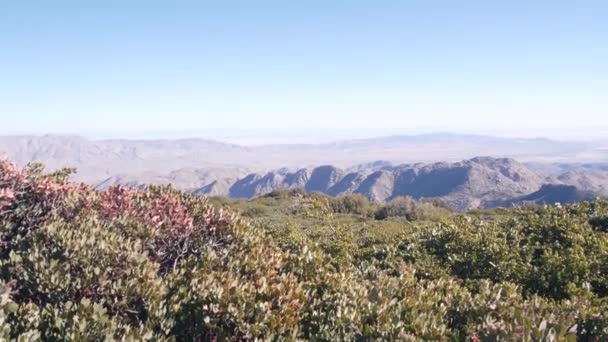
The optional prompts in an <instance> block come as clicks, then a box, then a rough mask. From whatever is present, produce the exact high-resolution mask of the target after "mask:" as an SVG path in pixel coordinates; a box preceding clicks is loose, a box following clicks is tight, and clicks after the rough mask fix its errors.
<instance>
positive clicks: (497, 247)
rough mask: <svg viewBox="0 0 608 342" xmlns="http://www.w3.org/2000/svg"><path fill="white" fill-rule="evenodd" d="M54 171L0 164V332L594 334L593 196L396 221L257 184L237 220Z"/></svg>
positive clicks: (404, 336)
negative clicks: (274, 192) (264, 190)
mask: <svg viewBox="0 0 608 342" xmlns="http://www.w3.org/2000/svg"><path fill="white" fill-rule="evenodd" d="M66 175H67V172H60V173H56V174H51V175H45V174H43V173H42V172H41V169H40V168H39V167H29V168H26V169H19V168H16V167H15V166H14V165H12V164H10V163H7V162H0V213H1V215H0V237H1V240H0V242H1V243H0V339H2V340H30V339H31V340H37V339H45V340H82V341H84V340H86V341H88V340H93V341H97V340H154V341H156V340H159V341H163V340H179V341H190V340H233V341H240V340H320V341H334V340H335V341H343V340H360V341H367V340H398V341H402V340H412V341H414V340H471V341H474V340H492V341H495V340H534V341H541V340H544V341H550V340H572V339H574V338H579V339H581V340H585V339H586V340H598V341H601V340H605V339H606V338H608V328H607V324H606V322H607V320H608V317H607V316H608V297H607V295H608V294H607V293H606V288H607V285H608V282H607V279H608V269H607V268H606V265H608V237H607V235H608V234H607V233H605V232H603V231H602V230H598V229H597V227H596V226H594V225H593V224H592V222H593V221H592V220H591V219H592V218H594V217H602V216H605V215H607V214H608V203H606V202H603V201H596V202H592V203H582V204H577V205H571V206H565V207H558V206H553V207H543V208H532V209H530V208H528V209H513V212H512V217H511V218H508V219H504V218H503V216H504V213H502V214H501V215H503V216H501V218H500V219H496V220H492V219H491V218H489V219H486V218H484V219H483V220H481V219H477V218H472V217H470V216H453V215H448V216H445V217H442V218H441V220H436V221H419V222H415V223H410V222H406V221H403V220H392V221H391V220H389V221H374V220H370V221H368V219H367V218H366V217H364V216H362V215H361V214H359V207H358V205H359V204H361V203H360V202H358V201H357V200H355V201H354V203H355V205H354V207H353V206H352V205H351V204H352V203H351V202H350V201H351V199H348V200H339V201H341V202H339V203H340V206H339V208H341V209H340V210H342V208H348V209H344V211H346V212H347V213H335V212H334V210H335V208H334V207H333V206H332V202H331V201H330V200H329V199H328V198H327V197H325V196H321V195H310V196H306V197H291V198H287V199H285V198H283V199H280V200H276V197H275V198H269V197H266V198H264V199H260V201H262V202H260V203H264V204H263V205H264V206H265V207H266V208H271V209H267V210H268V211H258V212H255V210H254V212H251V213H250V214H251V215H252V216H253V217H252V222H254V223H255V224H251V223H249V222H247V221H244V220H243V219H241V218H239V217H238V216H237V215H236V214H234V213H233V212H232V210H231V209H229V208H226V207H223V208H220V209H218V208H215V207H214V206H212V205H210V204H209V202H208V201H207V199H206V198H204V197H200V196H197V195H193V194H188V193H182V192H179V191H176V190H173V189H171V188H169V187H148V188H145V189H142V190H131V189H124V188H121V187H114V188H111V189H109V190H108V191H104V192H98V191H95V190H93V189H91V188H89V187H86V186H83V185H78V184H73V183H69V182H67V180H66V177H67V176H66ZM279 197H280V196H279ZM265 201H266V202H265ZM252 203H257V202H256V201H254V202H252ZM252 203H248V205H251V204H252ZM260 203H257V204H260ZM230 205H235V206H239V205H243V204H242V203H236V202H235V203H232V202H231V203H230ZM273 205H275V206H276V207H273ZM394 205H395V208H396V209H395V210H396V211H395V212H396V213H397V214H401V213H404V212H405V213H406V214H407V213H410V214H411V211H412V208H411V207H408V206H410V205H411V203H410V202H408V200H399V201H397V203H396V204H394ZM419 205H421V204H419V203H415V204H414V205H413V207H414V208H413V213H414V214H415V215H420V214H419V210H420V208H417V207H416V206H419ZM423 205H431V206H433V208H436V207H435V206H434V205H432V204H430V203H425V204H423ZM251 207H252V208H255V207H256V206H255V205H254V206H251ZM353 208H354V209H353ZM391 210H392V209H391ZM400 210H405V211H400ZM387 212H390V211H387ZM256 215H261V217H258V216H256ZM415 218H416V219H418V218H419V216H415Z"/></svg>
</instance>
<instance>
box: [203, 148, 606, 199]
mask: <svg viewBox="0 0 608 342" xmlns="http://www.w3.org/2000/svg"><path fill="white" fill-rule="evenodd" d="M370 165H371V166H370V167H369V168H364V167H355V168H353V169H352V170H355V171H352V170H351V171H345V170H342V169H340V168H337V167H334V166H330V165H325V166H320V167H317V168H313V169H300V170H297V171H295V172H287V171H285V170H279V171H276V172H268V173H266V174H255V173H253V174H250V175H247V176H246V177H243V178H241V179H239V180H237V181H236V182H234V183H233V184H232V185H231V186H229V187H225V188H224V191H223V192H222V191H215V192H213V191H212V190H217V188H215V187H212V186H211V187H210V186H204V187H202V188H200V189H199V190H198V192H200V193H213V194H214V195H224V196H229V197H233V198H251V197H255V196H258V195H261V194H265V193H268V192H270V191H273V190H277V189H282V188H303V189H305V190H306V191H309V192H312V191H318V192H322V193H325V194H328V195H331V196H338V195H341V194H352V193H359V194H363V195H365V196H367V197H368V198H369V199H370V200H372V201H388V200H392V199H394V198H396V197H399V196H410V197H414V198H417V199H420V198H439V199H442V200H444V201H445V202H446V203H447V204H448V205H449V206H450V207H452V208H453V209H456V210H467V209H472V208H490V207H496V206H503V205H512V204H516V203H523V202H526V203H530V202H537V203H545V202H550V203H554V202H563V203H569V202H573V201H575V200H574V199H576V198H579V197H580V198H581V199H589V197H590V196H591V197H594V196H595V195H605V194H606V192H605V188H603V187H602V186H601V183H602V181H603V179H604V178H601V177H600V176H599V175H587V174H585V173H582V172H580V173H573V172H569V173H568V174H564V175H563V176H562V177H557V178H554V177H550V176H545V175H542V174H539V173H537V172H535V171H532V170H530V169H529V168H527V167H526V166H524V165H523V164H521V163H519V162H517V161H515V160H513V159H507V158H489V157H477V158H473V159H469V160H465V161H462V162H456V163H434V164H423V163H419V164H406V165H398V166H392V165H387V164H386V163H372V164H370ZM546 184H555V186H553V187H547V186H545V185H546ZM562 187H565V188H562ZM578 187H581V188H580V191H579V188H578ZM564 189H570V190H572V189H574V194H573V193H572V191H563V190H564ZM579 192H580V193H579ZM578 195H580V196H578ZM577 196H578V197H577Z"/></svg>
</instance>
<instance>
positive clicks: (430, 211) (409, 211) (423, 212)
mask: <svg viewBox="0 0 608 342" xmlns="http://www.w3.org/2000/svg"><path fill="white" fill-rule="evenodd" d="M450 213H451V210H450V209H449V208H448V207H447V206H446V205H444V204H443V203H441V202H440V201H433V200H428V201H425V200H423V201H416V200H414V199H413V198H411V197H397V198H395V199H393V200H392V201H391V202H388V203H386V204H383V205H381V206H380V208H378V209H377V210H376V212H375V214H374V217H375V218H376V220H384V219H387V218H389V217H404V218H406V219H407V220H409V221H415V220H423V219H438V218H442V217H445V216H448V215H449V214H450Z"/></svg>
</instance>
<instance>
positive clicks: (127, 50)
mask: <svg viewBox="0 0 608 342" xmlns="http://www.w3.org/2000/svg"><path fill="white" fill-rule="evenodd" d="M0 119H1V122H2V123H1V125H0V133H1V134H23V133H35V134H43V133H69V134H81V135H95V134H97V135H112V136H124V137H128V136H130V135H131V136H133V135H136V134H140V135H141V134H146V133H145V132H148V133H149V134H152V133H151V132H156V133H154V134H160V135H162V134H163V133H162V132H173V134H178V135H179V134H180V133H179V132H202V133H200V134H212V133H210V132H220V131H221V132H230V131H231V130H232V131H234V132H245V131H246V132H252V131H253V132H255V131H259V132H266V133H261V134H273V133H268V132H275V133H276V132H283V133H284V134H287V135H288V136H289V134H290V133H289V132H290V130H299V131H298V132H301V131H306V130H309V131H314V130H319V131H322V132H325V133H324V134H328V135H331V134H332V133H331V132H332V130H334V129H335V130H340V131H341V132H344V131H349V130H352V131H362V130H368V131H370V132H371V131H373V132H375V133H374V134H376V133H377V134H382V133H383V132H387V133H389V132H390V133H394V132H408V133H415V132H429V131H450V132H486V133H492V132H495V133H500V132H502V133H504V134H511V135H512V134H518V133H521V134H524V132H526V133H525V134H526V135H563V136H567V135H568V134H570V135H572V134H574V133H573V132H576V134H577V135H580V136H585V135H589V136H591V135H602V134H605V133H607V132H608V2H606V1H599V0H598V1H576V0H570V1H559V0H553V1H542V0H538V1H531V0H526V1H518V0H512V1H466V0H462V1H455V0H443V1H441V0H400V1H385V0H374V1H371V0H369V1H359V0H349V1H346V0H344V1H336V0H308V1H305V0H302V1H288V0H283V1H265V0H259V1H255V0H248V1H232V0H222V1H219V0H218V1H204V0H200V1H180V0H173V1H169V0H167V1H155V0H148V1H129V0H122V1H114V0H105V1H96V0H87V1H84V0H81V1H61V0H54V1H53V0H50V1H41V0H40V1H34V0H19V1H16V0H13V1H10V0H7V1H0ZM176 132H178V133H176ZM184 134H187V133H184ZM192 134H193V133H192ZM222 134H224V133H222Z"/></svg>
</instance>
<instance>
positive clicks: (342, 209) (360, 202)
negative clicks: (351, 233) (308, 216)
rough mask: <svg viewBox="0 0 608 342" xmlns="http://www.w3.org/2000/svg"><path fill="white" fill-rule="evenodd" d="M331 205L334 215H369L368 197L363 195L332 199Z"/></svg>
mask: <svg viewBox="0 0 608 342" xmlns="http://www.w3.org/2000/svg"><path fill="white" fill-rule="evenodd" d="M330 205H331V208H332V210H333V212H334V213H339V214H355V215H365V216H366V215H367V214H368V213H369V210H370V204H369V201H368V200H367V197H365V196H363V195H361V194H352V195H342V196H339V197H335V198H332V199H331V200H330Z"/></svg>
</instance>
